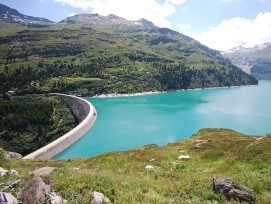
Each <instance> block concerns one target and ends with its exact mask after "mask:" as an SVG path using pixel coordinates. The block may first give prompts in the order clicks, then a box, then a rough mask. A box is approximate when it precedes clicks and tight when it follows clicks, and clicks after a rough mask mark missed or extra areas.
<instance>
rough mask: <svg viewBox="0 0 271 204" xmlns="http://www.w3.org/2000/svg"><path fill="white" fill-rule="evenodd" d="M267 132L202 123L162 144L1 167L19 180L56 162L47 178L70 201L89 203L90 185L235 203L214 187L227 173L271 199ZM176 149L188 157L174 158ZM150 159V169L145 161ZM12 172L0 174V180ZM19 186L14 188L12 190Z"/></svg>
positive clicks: (148, 197)
mask: <svg viewBox="0 0 271 204" xmlns="http://www.w3.org/2000/svg"><path fill="white" fill-rule="evenodd" d="M270 148H271V135H268V136H266V137H257V136H246V135H243V134H240V133H238V132H235V131H232V130H226V129H203V130H200V131H199V132H198V133H196V134H194V135H192V136H191V137H190V138H187V139H184V140H180V141H179V142H176V143H170V144H167V145H166V146H164V147H157V146H156V145H148V146H144V147H140V148H137V149H133V150H130V151H127V152H110V153H105V154H102V155H98V156H95V157H92V158H88V159H72V160H65V161H24V160H10V161H9V163H8V164H7V163H5V164H4V166H3V167H6V166H8V167H9V168H12V169H15V170H18V171H19V173H20V175H21V176H20V177H21V178H23V180H24V181H23V182H22V183H21V184H20V187H21V186H23V185H24V182H26V181H27V180H29V179H31V178H32V177H33V174H32V172H33V168H34V169H35V168H38V167H43V166H53V167H57V169H56V171H54V172H53V173H52V175H50V176H44V177H43V180H44V181H46V182H47V183H49V182H50V183H52V182H53V183H54V189H55V190H56V191H58V192H60V194H61V195H62V196H63V197H64V198H65V199H67V200H68V201H69V203H89V196H90V194H91V192H93V191H99V192H103V193H104V194H105V195H106V196H107V197H108V198H110V199H111V201H112V202H113V203H182V204H192V203H193V204H194V203H206V204H207V203H209V204H211V203H237V202H227V201H226V200H225V198H224V196H223V195H222V194H214V193H213V191H212V178H213V177H218V178H231V179H232V180H233V181H235V182H236V183H238V184H240V185H242V186H245V187H248V188H251V189H253V190H254V191H255V193H256V203H257V204H269V203H270V200H271V193H270V192H271V191H270V188H271V187H270V182H271V174H270V172H271V154H270ZM180 155H189V156H190V159H186V160H178V157H179V156H180ZM147 165H152V166H153V167H154V168H153V170H146V169H145V166H147ZM11 178H12V177H5V178H1V177H0V183H1V182H4V181H7V180H11ZM17 190H18V188H17V189H15V190H14V191H13V193H15V192H16V191H17Z"/></svg>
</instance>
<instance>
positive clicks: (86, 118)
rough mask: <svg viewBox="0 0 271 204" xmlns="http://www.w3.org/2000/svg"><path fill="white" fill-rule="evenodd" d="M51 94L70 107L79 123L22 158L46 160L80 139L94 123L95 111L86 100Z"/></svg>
mask: <svg viewBox="0 0 271 204" xmlns="http://www.w3.org/2000/svg"><path fill="white" fill-rule="evenodd" d="M52 95H56V96H58V97H60V98H61V99H62V100H63V101H64V102H65V103H66V104H67V105H68V106H69V107H70V108H71V110H72V112H73V114H74V115H75V116H76V118H77V119H78V122H79V124H78V125H77V126H76V127H75V128H73V129H72V130H71V131H69V132H68V133H66V134H65V135H63V136H62V137H60V138H58V139H56V140H55V141H53V142H51V143H49V144H48V145H46V146H44V147H42V148H40V149H38V150H36V151H34V152H33V153H30V154H29V155H27V156H25V157H24V159H39V160H47V159H51V158H53V157H54V156H56V155H57V154H59V153H60V152H62V151H63V150H65V149H66V148H68V147H69V146H71V145H72V144H73V143H74V142H76V141H77V140H78V139H80V138H81V137H82V136H83V135H84V134H85V133H86V132H87V131H88V130H89V129H90V128H91V127H92V126H93V124H94V123H95V120H96V118H97V111H96V109H95V107H94V106H93V105H92V104H91V103H90V102H88V101H87V100H85V99H82V98H79V97H76V96H71V95H65V94H59V93H54V94H52Z"/></svg>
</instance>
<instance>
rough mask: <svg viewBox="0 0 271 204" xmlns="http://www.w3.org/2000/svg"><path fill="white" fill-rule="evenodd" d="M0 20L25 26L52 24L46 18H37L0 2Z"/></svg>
mask: <svg viewBox="0 0 271 204" xmlns="http://www.w3.org/2000/svg"><path fill="white" fill-rule="evenodd" d="M0 21H4V22H8V23H17V24H18V25H24V26H26V27H45V26H49V25H51V24H53V23H54V22H53V21H50V20H48V19H46V18H38V17H32V16H27V15H24V14H21V13H20V12H18V11H17V10H16V9H12V8H10V7H8V6H5V5H3V4H0Z"/></svg>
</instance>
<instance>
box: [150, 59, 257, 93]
mask: <svg viewBox="0 0 271 204" xmlns="http://www.w3.org/2000/svg"><path fill="white" fill-rule="evenodd" d="M154 66H155V67H156V68H157V70H158V75H157V79H158V80H159V82H160V83H161V85H162V88H163V89H164V90H177V89H188V88H190V89H193V88H209V87H222V86H241V85H243V84H257V83H258V81H257V80H256V79H255V78H254V77H252V76H250V75H246V74H245V73H244V72H243V71H242V70H240V69H239V68H238V67H236V66H233V65H229V66H228V68H229V69H230V70H227V69H226V68H225V67H220V68H214V67H207V68H204V69H191V68H189V67H187V66H186V65H185V64H178V65H161V64H154Z"/></svg>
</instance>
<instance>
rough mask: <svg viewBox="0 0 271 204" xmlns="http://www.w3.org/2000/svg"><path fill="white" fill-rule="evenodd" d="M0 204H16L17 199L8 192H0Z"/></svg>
mask: <svg viewBox="0 0 271 204" xmlns="http://www.w3.org/2000/svg"><path fill="white" fill-rule="evenodd" d="M0 203H1V204H18V200H17V199H16V198H15V197H14V196H13V195H11V194H10V193H5V192H0Z"/></svg>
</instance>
